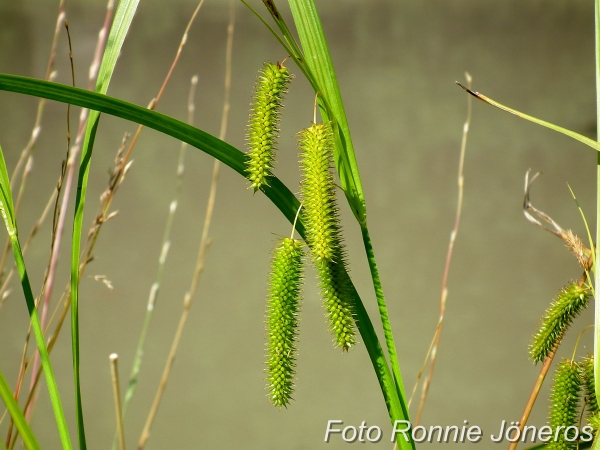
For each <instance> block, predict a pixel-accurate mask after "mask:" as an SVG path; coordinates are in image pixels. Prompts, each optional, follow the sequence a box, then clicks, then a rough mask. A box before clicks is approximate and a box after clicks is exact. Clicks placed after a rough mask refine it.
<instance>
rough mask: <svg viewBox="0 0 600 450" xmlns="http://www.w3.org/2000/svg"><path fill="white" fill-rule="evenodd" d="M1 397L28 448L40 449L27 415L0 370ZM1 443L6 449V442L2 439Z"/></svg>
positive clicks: (31, 449)
mask: <svg viewBox="0 0 600 450" xmlns="http://www.w3.org/2000/svg"><path fill="white" fill-rule="evenodd" d="M0 397H2V401H3V402H4V404H5V405H6V409H8V412H9V413H10V415H11V417H12V418H13V421H14V423H15V424H16V426H17V430H18V431H19V434H20V435H21V439H23V442H24V443H25V447H27V449H28V450H37V449H39V448H40V444H38V442H37V439H36V438H35V435H34V434H33V431H31V428H30V427H29V424H28V423H27V419H25V416H24V415H23V411H21V408H19V404H18V403H17V402H16V400H15V398H14V397H13V393H12V390H11V388H10V386H9V385H8V382H7V381H6V378H4V374H3V373H2V372H0ZM0 443H1V444H2V447H1V448H2V449H6V446H5V445H4V442H2V441H0Z"/></svg>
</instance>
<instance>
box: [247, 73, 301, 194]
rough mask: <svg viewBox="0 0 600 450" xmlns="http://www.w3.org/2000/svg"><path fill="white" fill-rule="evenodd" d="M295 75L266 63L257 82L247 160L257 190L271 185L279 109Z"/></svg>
mask: <svg viewBox="0 0 600 450" xmlns="http://www.w3.org/2000/svg"><path fill="white" fill-rule="evenodd" d="M291 78H292V76H291V75H290V73H289V71H288V69H287V68H286V67H283V66H282V65H281V64H271V63H265V66H264V68H263V69H261V71H260V75H259V76H258V78H257V81H256V86H255V89H254V99H253V101H252V110H251V112H250V122H249V124H248V132H247V141H248V160H247V163H246V171H247V175H246V177H247V178H248V180H249V181H250V187H251V188H252V189H254V192H256V191H257V190H258V189H260V188H261V186H264V185H268V183H267V177H269V176H271V175H272V173H271V170H272V169H273V160H274V158H275V149H276V145H277V142H276V141H277V138H278V135H277V133H278V132H279V112H280V110H281V107H282V102H283V97H284V95H285V94H286V93H287V85H288V84H289V82H290V80H291Z"/></svg>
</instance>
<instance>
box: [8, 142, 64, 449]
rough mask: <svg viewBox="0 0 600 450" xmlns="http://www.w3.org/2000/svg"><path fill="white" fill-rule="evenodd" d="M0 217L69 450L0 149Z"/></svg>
mask: <svg viewBox="0 0 600 450" xmlns="http://www.w3.org/2000/svg"><path fill="white" fill-rule="evenodd" d="M0 214H1V215H2V219H3V220H4V225H5V226H6V230H7V231H8V236H9V238H10V242H11V245H12V249H13V255H14V258H15V263H16V266H17V271H18V272H19V276H20V278H21V285H22V287H23V294H24V295H25V303H26V304H27V309H28V311H29V316H30V318H31V328H32V330H33V334H34V336H35V340H36V343H37V346H38V351H39V353H40V359H41V360H42V369H43V370H44V375H45V376H46V384H47V386H48V393H49V395H50V401H51V403H52V409H53V410H54V416H55V418H56V423H57V427H58V433H59V435H60V440H61V443H62V446H63V448H64V449H71V441H70V439H69V430H68V428H67V422H66V420H65V415H64V413H63V409H62V403H61V401H60V396H59V394H58V387H57V385H56V379H55V378H54V372H53V370H52V365H51V364H50V357H49V356H48V350H47V348H46V342H45V339H44V334H43V332H42V326H41V324H40V320H39V317H38V313H37V309H36V307H35V300H34V297H33V292H32V291H31V285H30V283H29V277H28V276H27V269H26V267H25V260H24V259H23V253H22V251H21V246H20V244H19V237H18V230H17V224H16V220H15V213H14V207H13V200H12V193H11V189H10V181H9V179H8V172H7V170H6V163H5V162H4V154H3V152H2V148H0ZM11 395H12V394H11ZM7 406H8V405H7Z"/></svg>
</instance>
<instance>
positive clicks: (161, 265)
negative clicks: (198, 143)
mask: <svg viewBox="0 0 600 450" xmlns="http://www.w3.org/2000/svg"><path fill="white" fill-rule="evenodd" d="M197 84H198V77H197V76H196V75H194V76H193V77H192V81H191V86H190V93H189V96H188V123H189V124H190V125H193V122H194V107H195V106H194V97H195V93H196V86H197ZM186 148H187V144H186V143H185V142H182V143H181V147H180V149H179V159H178V162H177V185H176V188H175V197H174V198H173V200H172V201H171V204H170V205H169V215H168V217H167V223H166V226H165V231H164V234H163V243H162V250H161V253H160V257H159V261H158V270H157V273H156V279H155V281H154V283H153V284H152V288H151V289H150V294H149V296H148V304H147V306H146V317H145V318H144V324H143V325H142V332H141V333H140V338H139V341H138V346H137V349H136V352H135V360H134V362H133V366H132V369H131V375H130V376H129V386H128V387H127V391H126V392H125V398H124V400H123V416H125V414H126V413H127V407H128V406H129V402H130V401H131V399H132V398H133V394H134V393H135V389H136V387H137V379H138V375H139V373H140V369H141V366H142V358H143V356H144V344H145V342H146V336H147V334H148V329H149V327H150V322H151V321H152V315H153V312H154V307H155V306H156V301H157V299H158V294H159V291H160V286H161V283H162V278H163V274H164V269H165V266H166V262H167V256H168V253H169V248H170V246H171V230H172V228H173V221H174V219H175V212H176V211H177V205H178V203H179V198H180V196H181V190H182V188H183V175H184V170H185V154H186Z"/></svg>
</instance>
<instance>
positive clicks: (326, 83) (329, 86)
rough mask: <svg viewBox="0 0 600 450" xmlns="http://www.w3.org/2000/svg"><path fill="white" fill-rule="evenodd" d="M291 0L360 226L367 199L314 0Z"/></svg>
mask: <svg viewBox="0 0 600 450" xmlns="http://www.w3.org/2000/svg"><path fill="white" fill-rule="evenodd" d="M288 1H289V4H290V9H291V11H292V16H293V18H294V23H295V24H296V29H297V31H298V36H299V38H300V43H301V44H302V50H303V52H304V62H305V63H306V65H307V66H308V68H309V69H310V72H311V73H312V75H313V76H314V79H315V80H316V83H317V84H318V86H317V87H318V89H316V91H317V92H318V93H319V95H320V96H323V97H324V98H325V100H326V103H327V105H328V106H329V108H324V107H321V116H322V118H323V122H329V121H332V122H333V123H334V125H335V126H334V129H335V128H336V127H337V131H336V133H335V134H336V145H335V151H334V156H335V163H336V167H337V169H338V173H339V175H340V183H341V185H342V188H343V190H344V193H345V194H346V198H347V199H348V204H349V205H350V208H351V209H352V212H353V213H354V215H355V216H356V219H357V220H358V222H359V223H360V224H361V225H362V224H366V219H367V218H366V216H367V211H366V206H365V198H364V194H363V190H362V184H361V181H360V174H359V171H358V165H357V163H356V157H355V156H354V147H353V145H352V138H351V136H350V129H349V127H348V120H347V119H346V113H345V111H344V104H343V102H342V96H341V94H340V89H339V86H338V83H337V78H336V75H335V70H334V68H333V63H332V61H331V56H330V54H329V49H328V47H327V41H326V40H325V34H324V32H323V27H322V26H321V21H320V19H319V15H318V13H317V9H316V6H315V3H314V1H313V0H288ZM313 87H314V86H313ZM320 105H321V106H322V104H320Z"/></svg>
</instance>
